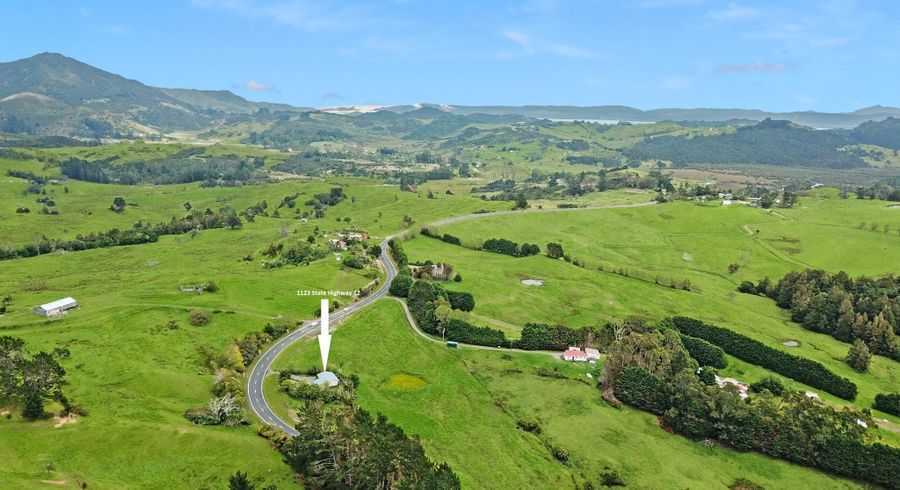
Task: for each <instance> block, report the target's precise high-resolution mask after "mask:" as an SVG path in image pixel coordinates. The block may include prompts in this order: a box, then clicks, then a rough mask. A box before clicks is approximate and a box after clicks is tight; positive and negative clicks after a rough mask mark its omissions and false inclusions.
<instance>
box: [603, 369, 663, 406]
mask: <svg viewBox="0 0 900 490" xmlns="http://www.w3.org/2000/svg"><path fill="white" fill-rule="evenodd" d="M614 389H615V393H616V398H618V399H619V400H622V401H623V402H625V403H627V404H629V405H633V406H635V407H638V408H642V409H644V410H647V411H648V412H652V413H655V414H657V415H662V414H663V413H665V412H666V410H668V409H669V408H670V407H671V403H670V401H669V398H670V396H671V393H670V390H669V388H668V386H667V385H666V383H665V381H663V380H661V379H659V378H657V377H656V376H654V375H652V374H650V373H648V372H647V371H645V370H643V369H642V368H639V367H637V366H630V367H627V368H625V370H624V371H623V372H622V374H621V375H619V376H618V377H617V378H616V380H615V387H614Z"/></svg>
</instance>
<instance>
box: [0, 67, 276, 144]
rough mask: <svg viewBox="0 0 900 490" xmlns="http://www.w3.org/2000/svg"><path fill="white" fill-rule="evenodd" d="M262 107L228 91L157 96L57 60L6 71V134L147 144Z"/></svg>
mask: <svg viewBox="0 0 900 490" xmlns="http://www.w3.org/2000/svg"><path fill="white" fill-rule="evenodd" d="M261 107H266V108H269V107H272V108H286V107H289V106H278V105H274V104H257V103H254V102H250V101H247V100H246V99H244V98H242V97H239V96H237V95H235V94H233V93H231V92H228V91H224V90H223V91H203V90H181V89H159V88H156V87H150V86H147V85H144V84H143V83H141V82H138V81H136V80H129V79H127V78H124V77H122V76H120V75H116V74H114V73H110V72H107V71H104V70H101V69H99V68H95V67H93V66H91V65H88V64H86V63H82V62H80V61H78V60H75V59H72V58H68V57H66V56H63V55H61V54H56V53H41V54H38V55H35V56H32V57H30V58H25V59H21V60H17V61H12V62H8V63H0V131H2V132H8V133H29V134H42V135H63V136H78V137H148V136H153V135H156V134H159V133H165V132H169V131H181V130H189V131H193V130H202V129H206V128H209V127H211V126H213V125H214V124H216V123H217V122H219V121H221V120H222V119H223V116H224V114H227V113H233V112H244V113H252V112H255V111H257V110H259V108H261Z"/></svg>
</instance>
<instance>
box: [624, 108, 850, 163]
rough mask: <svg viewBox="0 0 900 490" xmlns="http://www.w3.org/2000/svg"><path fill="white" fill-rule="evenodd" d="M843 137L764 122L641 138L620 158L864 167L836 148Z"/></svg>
mask: <svg viewBox="0 0 900 490" xmlns="http://www.w3.org/2000/svg"><path fill="white" fill-rule="evenodd" d="M853 144H855V141H854V140H853V139H851V138H850V137H849V136H846V135H843V134H839V133H836V132H833V131H819V130H815V129H810V128H805V127H802V126H798V125H796V124H793V123H790V122H788V121H773V120H771V119H766V120H764V121H762V122H760V123H759V124H756V125H753V126H743V127H739V128H737V129H736V130H735V131H734V132H732V133H725V134H718V135H714V136H705V137H703V136H698V137H694V138H686V137H674V136H660V137H656V138H647V139H645V140H644V141H642V142H641V143H638V144H637V145H635V146H634V147H633V148H631V149H628V150H626V154H627V155H628V156H629V157H631V158H634V159H638V160H651V159H659V160H670V161H672V162H673V163H674V164H676V165H687V164H729V163H750V164H766V165H787V166H802V167H819V168H857V167H865V166H866V163H865V162H864V161H863V160H862V159H861V158H860V157H859V156H857V155H855V154H853V153H851V152H848V151H843V150H842V148H844V147H846V146H849V145H853Z"/></svg>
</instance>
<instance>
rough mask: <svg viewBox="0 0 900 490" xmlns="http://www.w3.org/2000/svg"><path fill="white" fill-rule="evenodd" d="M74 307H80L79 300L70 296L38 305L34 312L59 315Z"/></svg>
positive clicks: (44, 314)
mask: <svg viewBox="0 0 900 490" xmlns="http://www.w3.org/2000/svg"><path fill="white" fill-rule="evenodd" d="M72 308H78V302H77V301H75V298H72V297H69V298H63V299H58V300H56V301H51V302H50V303H46V304H43V305H41V306H38V307H37V308H35V309H34V312H35V313H37V314H38V315H41V316H59V315H62V314H64V313H66V312H67V311H69V310H71V309H72Z"/></svg>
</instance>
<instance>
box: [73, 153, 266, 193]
mask: <svg viewBox="0 0 900 490" xmlns="http://www.w3.org/2000/svg"><path fill="white" fill-rule="evenodd" d="M202 152H203V148H199V147H198V148H191V149H188V150H185V151H183V152H180V153H178V154H176V155H174V156H172V157H169V158H165V159H160V160H151V161H146V162H131V163H127V164H118V165H117V164H114V162H113V160H111V159H107V160H100V161H88V160H83V159H80V158H74V157H73V158H69V159H68V160H64V161H63V162H61V163H60V164H59V168H60V170H61V171H62V174H63V175H65V176H67V177H69V178H72V179H76V180H84V181H87V182H95V183H99V184H108V183H117V184H126V185H135V184H142V183H149V184H157V185H161V184H183V183H187V182H204V185H205V186H207V187H214V186H217V185H219V186H239V185H242V184H247V183H252V182H259V181H262V180H264V179H265V176H264V175H263V174H262V172H261V171H260V168H261V167H262V166H263V164H264V163H265V158H262V157H250V158H239V157H237V156H235V155H230V156H223V157H200V156H199V155H197V153H202Z"/></svg>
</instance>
